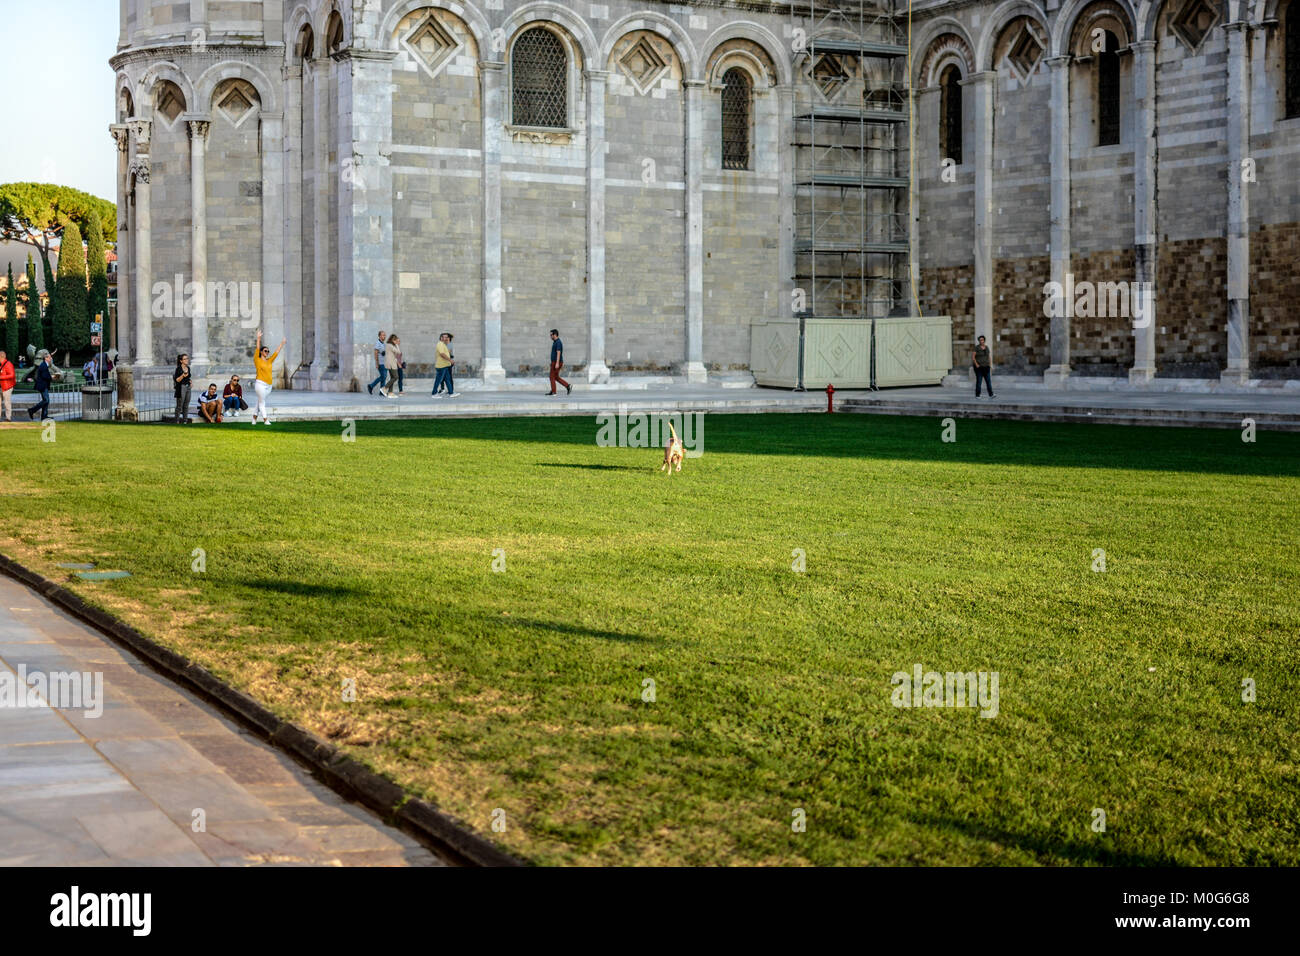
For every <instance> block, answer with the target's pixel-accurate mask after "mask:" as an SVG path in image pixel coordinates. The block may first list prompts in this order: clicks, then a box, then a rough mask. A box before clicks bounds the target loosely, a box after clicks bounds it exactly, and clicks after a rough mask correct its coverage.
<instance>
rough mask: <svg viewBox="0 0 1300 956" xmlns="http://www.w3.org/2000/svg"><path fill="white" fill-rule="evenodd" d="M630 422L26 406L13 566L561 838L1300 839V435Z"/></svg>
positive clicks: (755, 854) (1128, 842) (839, 859)
mask: <svg viewBox="0 0 1300 956" xmlns="http://www.w3.org/2000/svg"><path fill="white" fill-rule="evenodd" d="M596 430H597V429H596V425H595V424H594V422H593V420H592V419H591V418H572V419H557V418H542V419H511V420H461V421H435V422H392V423H371V422H360V423H358V424H357V438H356V441H355V442H354V443H346V442H344V441H342V440H341V437H340V436H341V430H340V428H339V426H338V425H337V424H336V423H317V424H305V423H304V424H296V425H281V424H277V425H275V426H273V427H271V428H269V429H264V428H263V427H262V426H258V427H257V428H252V427H250V426H248V425H247V424H238V425H228V426H225V427H223V428H219V429H210V428H201V427H197V426H196V427H193V428H186V429H178V428H169V427H162V426H156V427H146V426H142V427H129V426H116V425H100V426H95V425H88V424H60V425H59V426H58V431H57V441H55V442H53V443H46V442H42V441H41V434H40V433H39V432H38V431H35V430H32V431H11V432H8V433H4V434H2V435H0V448H2V454H0V468H2V469H3V484H4V488H3V489H0V490H3V491H5V492H7V494H4V495H0V523H2V525H3V528H4V531H3V533H2V534H0V549H2V550H4V551H5V552H6V553H9V554H11V555H14V556H15V557H18V558H19V559H21V560H23V561H25V562H27V563H29V564H31V565H33V566H35V567H36V568H37V569H39V570H41V571H42V572H44V573H46V574H50V575H52V576H56V577H58V578H60V579H65V578H66V577H67V575H68V572H66V571H59V570H57V569H56V568H55V565H56V564H57V563H58V562H64V561H74V560H75V561H82V560H91V561H96V562H98V563H99V565H100V567H103V568H123V569H126V570H129V571H130V572H131V573H132V577H131V578H129V579H125V580H119V581H112V582H105V583H96V584H89V583H84V582H79V581H70V586H71V587H72V588H73V589H74V590H76V591H77V592H78V593H80V594H82V595H84V596H87V597H88V598H89V599H91V600H93V601H95V602H97V603H99V604H101V605H103V606H105V607H107V608H110V609H112V610H114V611H116V612H117V613H119V614H120V615H122V616H123V617H124V618H126V619H127V620H129V621H131V622H132V623H133V624H135V625H136V626H138V627H140V628H141V629H142V630H143V631H145V632H146V633H149V634H150V635H152V636H154V637H157V638H159V639H161V640H163V641H164V642H166V643H167V644H169V645H171V646H173V647H175V648H177V649H178V650H180V651H182V652H184V653H185V654H187V655H189V656H190V657H192V658H193V659H195V660H197V661H199V662H200V663H202V664H203V665H205V666H207V667H209V668H211V669H213V670H214V671H216V672H218V673H220V674H221V675H222V676H224V677H226V678H227V679H229V680H230V681H231V682H232V683H234V684H235V685H236V686H239V687H242V688H244V689H246V690H249V691H250V692H252V693H253V694H255V695H256V696H258V697H259V698H261V699H262V700H264V701H266V702H267V703H268V704H269V705H270V706H272V707H273V708H275V709H276V710H277V711H278V712H280V713H282V714H284V715H286V716H289V717H291V718H293V719H295V720H297V721H300V722H302V723H303V724H305V725H307V726H309V727H311V728H312V729H314V730H316V731H317V732H318V733H321V734H324V735H326V736H329V737H331V738H332V739H334V740H335V741H337V742H338V743H339V744H340V745H341V746H343V747H345V748H346V749H347V750H348V751H349V752H351V753H352V754H354V755H355V756H357V757H358V758H359V759H361V760H363V761H365V762H367V763H368V764H369V765H371V766H373V767H375V768H377V769H378V770H380V771H381V772H383V773H386V774H388V775H390V776H391V777H392V778H393V779H395V780H397V781H399V782H401V783H402V784H403V785H405V786H407V787H408V788H409V789H410V790H411V791H412V792H415V793H418V794H420V795H422V796H424V797H427V798H429V799H430V800H433V801H434V802H436V803H438V804H439V805H441V806H442V807H444V808H445V809H447V810H448V811H449V812H451V813H453V814H454V815H456V816H457V817H459V818H461V819H462V820H464V821H465V822H466V823H468V824H469V825H471V826H473V827H475V828H477V829H478V830H480V831H481V832H484V833H487V834H489V835H491V836H493V837H494V838H495V839H497V840H499V841H500V842H501V843H502V844H503V845H505V846H506V847H508V848H509V849H511V850H512V851H514V852H516V853H518V854H521V855H522V856H525V857H527V858H528V859H531V860H534V861H536V862H539V863H548V864H554V863H654V864H663V863H691V864H703V863H746V864H783V863H811V864H855V863H883V864H975V863H1003V864H1035V863H1042V864H1138V865H1143V864H1290V865H1295V864H1297V863H1300V835H1298V833H1297V820H1298V819H1300V799H1298V796H1297V795H1298V793H1300V787H1298V786H1297V783H1298V770H1297V764H1298V761H1300V735H1298V733H1297V728H1298V727H1300V721H1298V720H1297V716H1298V712H1300V706H1298V705H1300V694H1298V693H1297V691H1298V690H1300V680H1298V671H1300V665H1297V652H1298V651H1300V638H1298V635H1300V597H1298V596H1297V595H1298V594H1300V543H1298V535H1297V526H1298V524H1300V504H1298V503H1297V490H1298V488H1300V484H1298V482H1297V478H1298V476H1300V435H1291V434H1276V433H1269V432H1262V433H1260V435H1259V440H1258V441H1257V442H1256V443H1254V444H1249V443H1243V442H1242V441H1241V436H1240V433H1238V432H1232V431H1214V430H1203V431H1202V430H1186V429H1154V428H1143V429H1137V428H1132V429H1126V428H1119V427H1110V426H1100V425H1094V426H1085V425H1077V426H1076V425H1047V424H1028V423H1013V422H991V421H990V422H986V421H961V422H959V423H958V435H957V438H958V440H957V441H956V442H955V443H944V442H942V441H940V431H941V428H940V423H939V422H938V421H937V420H933V419H923V418H892V417H867V416H857V415H836V416H827V415H771V416H746V415H740V416H716V415H709V416H707V425H706V434H705V445H704V448H705V455H704V456H703V457H702V458H700V459H698V460H689V461H687V463H686V466H685V468H684V470H683V472H682V474H680V475H678V476H674V477H672V478H666V477H664V476H662V475H660V474H659V473H658V472H657V471H656V468H657V466H658V459H659V457H660V453H659V452H657V451H655V450H635V449H620V448H601V447H597V446H596V444H595V437H596ZM797 548H798V549H803V551H804V552H805V553H806V556H807V557H806V561H807V570H806V571H805V572H804V573H797V572H794V571H792V570H791V566H792V563H793V561H794V557H793V554H792V552H793V551H794V549H797ZM195 549H203V551H204V552H205V554H206V570H205V571H204V572H203V573H195V572H194V571H193V570H192V565H193V563H194V560H195V558H194V551H195ZM494 549H503V550H504V553H505V561H506V570H505V572H504V573H495V572H493V571H492V562H493V551H494ZM1095 549H1104V551H1105V561H1106V570H1105V572H1104V573H1099V572H1095V571H1094V570H1093V567H1094V563H1095V559H1094V551H1095ZM917 663H920V664H922V665H923V666H924V667H925V668H926V669H933V670H937V671H949V670H952V671H972V670H976V671H978V670H985V671H997V672H998V674H999V677H1000V687H999V690H1000V706H999V713H998V716H997V717H996V718H994V719H983V718H981V717H979V716H978V715H977V713H976V711H974V710H970V709H965V710H959V709H951V708H949V709H935V708H928V709H898V708H895V707H893V706H891V702H890V698H891V694H890V692H891V686H890V677H891V675H892V674H893V673H894V672H896V671H900V670H901V671H907V670H910V669H911V668H912V667H913V665H914V664H917ZM345 679H355V680H356V687H357V700H356V702H354V703H346V702H344V701H343V700H342V696H343V695H342V693H341V685H342V682H343V681H344V680H345ZM647 679H649V680H653V681H654V689H655V697H656V699H655V701H654V702H646V701H644V700H643V699H642V697H643V692H644V689H645V686H646V685H645V683H644V682H645V681H646V680H647ZM1245 679H1251V680H1253V681H1254V682H1255V686H1256V688H1257V700H1256V701H1255V702H1253V703H1247V702H1244V701H1243V700H1242V691H1243V680H1245ZM1094 808H1100V809H1101V810H1103V811H1104V812H1105V814H1106V830H1105V832H1096V831H1094V829H1093V823H1094V820H1095V819H1096V817H1095V814H1094ZM796 809H801V810H803V811H804V813H805V815H806V821H807V823H806V831H804V832H796V831H795V830H794V829H793V828H792V821H793V819H794V816H793V814H794V811H795V810H796ZM497 810H501V811H504V821H505V825H506V829H505V831H504V832H493V831H492V820H493V814H494V811H497ZM498 819H500V816H499V815H498Z"/></svg>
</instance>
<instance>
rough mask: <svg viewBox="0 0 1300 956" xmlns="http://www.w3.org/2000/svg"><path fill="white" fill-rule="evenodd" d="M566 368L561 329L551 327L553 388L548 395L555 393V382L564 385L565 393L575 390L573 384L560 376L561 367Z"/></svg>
mask: <svg viewBox="0 0 1300 956" xmlns="http://www.w3.org/2000/svg"><path fill="white" fill-rule="evenodd" d="M562 368H564V343H563V342H561V341H560V330H559V329H551V390H550V391H549V392H546V393H545V394H547V395H554V394H555V383H556V382H559V383H560V384H561V385H563V386H564V394H566V395H568V394H570V393H572V392H573V386H572V385H570V384H569V383H568V382H566V381H565V380H564V379H562V378H560V369H562Z"/></svg>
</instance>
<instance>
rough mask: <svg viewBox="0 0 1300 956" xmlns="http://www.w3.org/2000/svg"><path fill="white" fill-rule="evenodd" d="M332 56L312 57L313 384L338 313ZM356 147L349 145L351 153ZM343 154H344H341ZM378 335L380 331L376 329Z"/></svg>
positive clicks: (324, 363)
mask: <svg viewBox="0 0 1300 956" xmlns="http://www.w3.org/2000/svg"><path fill="white" fill-rule="evenodd" d="M332 63H333V61H332V60H330V59H329V57H321V58H320V59H318V60H314V61H312V71H311V86H312V106H313V116H314V119H313V120H312V131H313V133H314V136H313V138H312V176H313V179H314V182H313V184H312V191H313V193H314V194H315V195H314V196H313V197H312V200H313V201H312V225H313V229H312V233H313V236H312V285H313V295H312V304H313V307H314V314H313V316H312V329H313V335H312V338H313V348H312V360H311V383H312V387H313V388H318V387H319V386H320V382H321V379H322V378H323V377H324V375H325V373H326V372H327V371H328V370H329V364H330V345H329V323H330V319H331V318H332V317H333V316H334V315H336V314H337V310H336V309H335V308H334V303H333V302H330V301H328V299H329V270H330V261H329V214H330V213H329V196H330V185H331V179H330V171H329V125H330V124H329V88H330V73H331V72H332V71H331V70H330V66H331V65H332ZM351 155H352V150H351V148H349V149H348V156H349V157H351ZM340 158H341V157H340ZM376 335H378V331H376Z"/></svg>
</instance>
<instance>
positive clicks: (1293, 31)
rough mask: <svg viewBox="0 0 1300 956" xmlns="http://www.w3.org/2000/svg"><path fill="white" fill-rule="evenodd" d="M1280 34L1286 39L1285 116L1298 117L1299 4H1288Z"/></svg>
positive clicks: (1299, 100)
mask: <svg viewBox="0 0 1300 956" xmlns="http://www.w3.org/2000/svg"><path fill="white" fill-rule="evenodd" d="M1282 32H1283V34H1284V35H1285V37H1286V40H1285V42H1286V50H1285V58H1286V59H1285V63H1284V64H1283V68H1284V70H1285V72H1286V115H1287V117H1288V118H1289V117H1292V116H1300V3H1291V4H1288V6H1287V8H1286V15H1285V19H1284V20H1283V21H1282Z"/></svg>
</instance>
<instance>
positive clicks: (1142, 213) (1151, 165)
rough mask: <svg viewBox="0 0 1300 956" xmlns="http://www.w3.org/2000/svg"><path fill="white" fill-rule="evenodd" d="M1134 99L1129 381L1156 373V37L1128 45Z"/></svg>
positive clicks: (1137, 381) (1145, 378)
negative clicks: (1133, 299) (1135, 308)
mask: <svg viewBox="0 0 1300 956" xmlns="http://www.w3.org/2000/svg"><path fill="white" fill-rule="evenodd" d="M1133 102H1134V104H1135V105H1136V107H1137V115H1136V117H1135V119H1136V123H1135V125H1134V129H1133V254H1134V261H1135V263H1136V266H1135V270H1134V271H1135V274H1134V276H1133V281H1134V282H1136V283H1137V287H1138V290H1139V292H1138V296H1139V298H1138V299H1137V303H1138V304H1140V306H1141V308H1142V316H1141V318H1137V317H1134V318H1133V367H1132V368H1131V369H1129V373H1128V380H1129V382H1130V383H1132V384H1134V385H1140V384H1142V383H1143V382H1149V381H1151V380H1152V379H1153V378H1155V377H1156V268H1157V265H1158V253H1159V249H1160V246H1159V244H1158V242H1157V240H1156V229H1157V220H1156V41H1154V40H1139V41H1138V42H1137V43H1134V44H1133Z"/></svg>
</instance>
